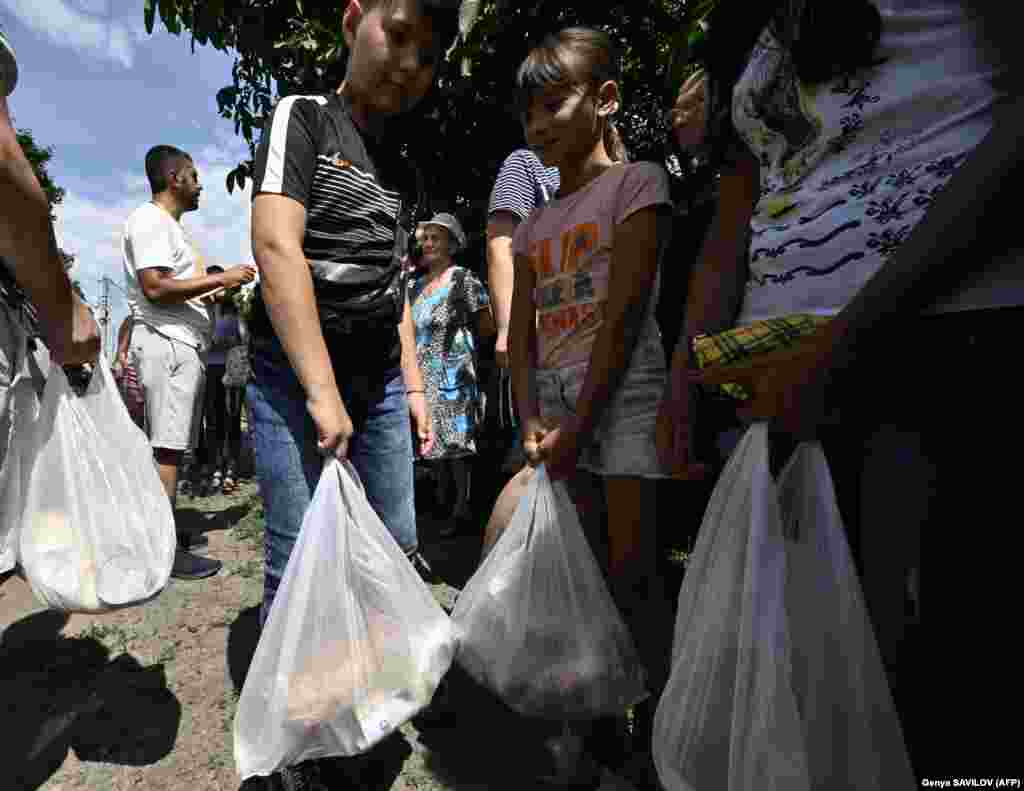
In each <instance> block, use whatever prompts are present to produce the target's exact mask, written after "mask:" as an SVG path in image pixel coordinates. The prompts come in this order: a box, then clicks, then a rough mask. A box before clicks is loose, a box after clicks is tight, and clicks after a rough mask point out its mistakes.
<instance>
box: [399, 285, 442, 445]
mask: <svg viewBox="0 0 1024 791" xmlns="http://www.w3.org/2000/svg"><path fill="white" fill-rule="evenodd" d="M398 332H399V335H400V336H401V339H402V378H403V379H404V380H405V392H406V398H407V399H408V401H409V418H410V419H411V420H412V423H413V431H414V432H415V433H416V441H417V442H418V443H419V447H418V451H419V453H420V455H421V456H422V455H424V454H427V453H430V449H431V448H432V447H433V445H434V428H433V424H432V423H431V421H430V406H429V405H428V404H427V394H426V392H425V390H426V388H425V387H424V384H423V372H422V371H420V364H419V361H418V360H417V359H416V326H415V325H414V324H413V320H412V306H410V304H409V300H408V299H406V300H405V309H404V311H403V312H402V323H401V324H400V325H399V327H398Z"/></svg>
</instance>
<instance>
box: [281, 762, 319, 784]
mask: <svg viewBox="0 0 1024 791" xmlns="http://www.w3.org/2000/svg"><path fill="white" fill-rule="evenodd" d="M278 776H279V777H280V778H281V788H283V789H284V791H329V789H328V788H327V786H326V785H325V784H324V781H323V778H322V777H321V775H320V767H319V766H318V765H317V763H316V761H305V762H304V763H301V764H297V765H295V766H288V767H285V768H284V769H282V770H281V771H280V772H278Z"/></svg>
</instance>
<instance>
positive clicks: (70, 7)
mask: <svg viewBox="0 0 1024 791" xmlns="http://www.w3.org/2000/svg"><path fill="white" fill-rule="evenodd" d="M2 2H3V4H4V5H5V6H7V8H8V9H10V11H11V13H13V14H14V15H15V16H16V17H17V18H18V19H19V20H20V21H21V23H22V24H24V25H25V26H26V27H27V28H29V29H31V30H33V31H35V32H36V33H39V34H41V35H44V36H46V37H47V38H49V39H50V41H51V42H53V43H54V44H56V45H58V46H63V47H70V48H71V49H74V50H75V51H76V52H80V53H83V54H89V55H92V56H93V57H96V58H100V59H102V60H109V61H113V62H115V63H120V64H121V65H122V66H124V67H125V68H131V67H132V64H133V63H134V62H135V46H136V44H137V43H138V37H137V35H136V31H133V30H132V29H131V28H129V26H128V25H126V24H124V23H122V22H117V21H115V20H114V19H113V18H112V16H111V9H110V7H109V5H110V4H109V3H108V2H106V0H75V3H74V4H72V3H69V2H65V0H2ZM83 9H84V10H83ZM104 17H107V18H104Z"/></svg>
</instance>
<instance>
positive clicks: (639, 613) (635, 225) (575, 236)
mask: <svg viewBox="0 0 1024 791" xmlns="http://www.w3.org/2000/svg"><path fill="white" fill-rule="evenodd" d="M617 78H618V66H617V63H616V58H615V55H614V52H613V50H612V46H611V43H610V41H609V39H608V37H607V36H606V35H605V34H603V33H600V32H598V31H594V30H589V29H584V28H571V29H567V30H563V31H562V32H560V33H558V34H557V35H550V36H548V37H547V38H545V39H544V41H543V42H542V43H541V45H540V46H539V47H537V48H536V49H534V50H533V51H532V52H531V53H530V54H529V56H528V57H527V58H526V60H525V61H524V62H523V64H522V65H521V66H520V68H519V72H518V75H517V81H518V87H519V92H520V97H521V102H522V113H523V116H522V117H523V125H524V128H525V132H526V138H527V143H528V144H529V146H530V147H531V148H532V149H533V150H534V151H535V152H536V154H537V156H538V157H540V159H541V161H542V162H543V163H544V165H546V166H548V167H552V166H554V167H557V168H558V169H559V172H560V174H561V186H560V189H559V190H558V192H557V193H556V194H555V196H554V198H553V200H551V201H550V202H549V203H547V204H546V205H545V206H543V207H542V208H540V209H537V210H535V211H534V212H533V213H532V214H530V216H529V217H528V218H527V219H526V220H525V221H524V222H523V223H521V224H520V225H519V227H518V228H517V229H516V232H515V235H514V236H513V242H512V249H513V253H514V256H515V288H514V294H513V298H512V320H511V331H510V342H509V348H510V351H511V358H512V369H513V383H514V387H515V394H516V399H517V403H518V407H519V414H520V417H521V418H522V424H523V438H524V450H525V452H526V455H527V458H528V459H529V460H530V462H531V463H532V464H538V463H541V462H543V463H544V464H545V465H546V466H547V469H548V472H549V473H550V475H551V478H552V479H569V483H570V488H572V489H574V490H576V491H579V490H580V489H581V488H582V487H580V486H574V485H573V484H574V482H575V483H578V482H579V480H580V479H581V478H582V477H583V476H582V475H581V474H580V470H585V471H590V472H592V473H596V474H597V475H598V476H600V478H601V481H602V483H603V488H604V494H605V499H606V503H607V547H608V557H607V565H608V571H609V577H610V581H611V588H612V593H613V595H614V597H615V599H616V603H617V604H618V605H619V608H620V609H621V610H622V612H623V615H624V616H625V617H626V619H627V621H628V622H629V624H630V626H631V627H632V629H633V636H634V639H635V641H636V643H637V648H638V650H639V651H640V654H641V656H642V658H643V659H644V661H645V664H646V665H647V670H648V678H649V687H650V688H651V690H652V691H654V692H660V689H661V687H662V685H663V684H664V681H665V675H666V673H667V665H668V651H669V643H670V640H671V625H672V624H671V617H670V616H669V615H667V609H664V610H660V607H659V605H660V604H661V603H663V602H664V594H663V592H662V591H661V590H656V589H655V588H656V586H658V585H659V584H660V583H659V581H658V575H657V573H656V570H655V560H656V541H655V513H654V508H653V505H654V500H655V479H656V478H659V477H663V475H662V472H661V470H660V468H659V464H658V460H657V456H656V449H655V432H654V427H655V419H656V416H657V409H658V403H659V400H660V398H661V396H662V393H663V390H664V387H665V382H666V362H665V358H664V351H663V349H662V346H661V340H660V337H659V333H658V329H657V325H656V324H655V319H654V309H655V305H656V303H657V293H658V282H659V276H658V270H659V264H660V261H661V257H662V253H663V252H664V249H665V247H666V244H667V241H668V233H669V227H668V226H669V222H670V210H671V207H670V200H669V191H668V178H667V174H666V173H665V171H664V170H663V169H662V168H661V167H660V166H658V165H655V164H653V163H648V162H637V163H632V164H627V162H626V161H625V160H626V156H625V151H624V149H623V146H622V143H621V140H620V139H619V137H618V134H617V132H616V129H615V126H614V124H613V121H612V116H613V115H614V114H615V112H616V111H618V109H619V107H620V101H621V100H620V94H619V87H618V83H617ZM580 505H581V511H582V510H583V509H582V505H583V504H582V503H580ZM652 701H656V697H654V698H652ZM647 728H649V722H648V723H647V725H646V726H645V727H644V728H643V729H642V730H644V731H646V730H647Z"/></svg>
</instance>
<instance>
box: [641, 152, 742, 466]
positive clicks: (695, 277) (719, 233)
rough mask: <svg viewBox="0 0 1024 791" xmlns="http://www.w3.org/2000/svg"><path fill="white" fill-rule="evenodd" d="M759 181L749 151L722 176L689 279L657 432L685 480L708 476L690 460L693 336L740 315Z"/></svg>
mask: <svg viewBox="0 0 1024 791" xmlns="http://www.w3.org/2000/svg"><path fill="white" fill-rule="evenodd" d="M758 182H759V171H758V164H757V160H755V159H754V158H753V156H751V155H748V154H746V153H744V154H743V155H741V156H740V158H739V159H738V160H737V162H736V163H735V164H734V165H733V166H732V167H731V168H729V170H727V171H726V172H725V173H723V174H722V178H721V181H720V183H719V191H718V202H717V205H716V207H715V216H714V218H713V219H712V221H711V226H710V227H709V228H708V232H707V234H706V235H705V237H704V244H703V246H702V247H701V250H700V253H699V255H698V257H697V262H696V264H695V265H694V268H693V272H692V273H691V275H690V283H689V288H688V289H687V297H686V308H685V313H684V316H683V326H682V330H681V332H680V337H679V340H678V341H677V343H676V346H675V352H674V353H673V355H672V365H671V369H670V373H669V384H668V388H667V390H666V393H665V397H664V399H663V401H662V404H661V408H660V409H659V411H658V430H657V445H658V457H659V460H660V461H661V464H662V466H663V467H664V468H665V470H666V471H667V472H671V473H672V474H674V475H676V476H678V477H681V478H688V477H701V476H702V475H703V474H704V473H705V472H706V470H705V468H703V467H702V466H701V465H698V464H694V463H693V462H694V460H693V459H692V458H691V457H692V452H691V447H692V439H691V433H692V422H693V414H692V412H693V410H692V400H693V384H692V383H691V382H690V381H689V378H688V369H689V366H690V338H692V337H693V336H694V335H698V334H700V333H708V334H712V333H716V332H721V331H722V330H725V329H727V328H728V327H729V326H730V325H731V324H732V323H733V320H734V319H735V317H736V314H737V313H738V312H739V308H740V303H741V300H742V299H743V286H744V283H745V281H746V265H747V264H746V262H747V247H748V245H749V240H750V236H749V234H750V219H751V217H752V216H753V214H754V207H755V206H756V205H757V199H758V194H759V184H758Z"/></svg>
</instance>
